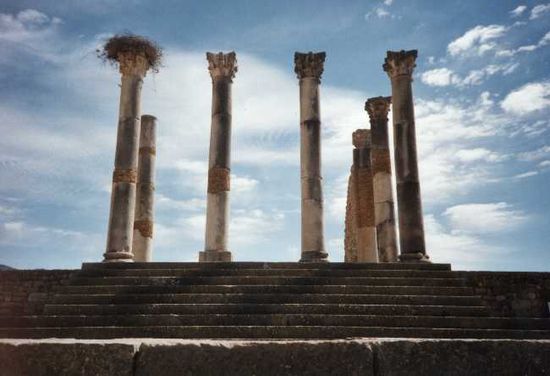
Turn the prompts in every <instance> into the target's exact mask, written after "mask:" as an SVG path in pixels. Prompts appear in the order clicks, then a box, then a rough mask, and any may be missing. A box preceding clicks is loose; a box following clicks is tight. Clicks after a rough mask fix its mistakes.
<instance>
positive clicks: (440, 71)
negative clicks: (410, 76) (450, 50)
mask: <svg viewBox="0 0 550 376" xmlns="http://www.w3.org/2000/svg"><path fill="white" fill-rule="evenodd" d="M420 79H421V80H422V82H423V83H425V84H426V85H429V86H449V85H453V84H457V83H459V82H460V78H459V77H458V76H457V75H456V74H455V72H453V71H452V70H451V69H448V68H436V69H431V70H429V71H426V72H424V73H422V75H421V76H420Z"/></svg>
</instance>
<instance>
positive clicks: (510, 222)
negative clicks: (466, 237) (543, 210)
mask: <svg viewBox="0 0 550 376" xmlns="http://www.w3.org/2000/svg"><path fill="white" fill-rule="evenodd" d="M443 215H444V216H445V217H446V218H447V219H448V220H449V221H450V223H451V225H452V227H453V229H454V231H455V232H457V233H465V234H485V233H498V232H502V231H506V230H511V229H514V228H517V227H518V226H519V225H521V224H523V223H525V221H526V220H527V219H528V217H527V215H526V214H525V213H524V212H522V211H521V210H516V209H514V208H513V206H512V205H510V204H508V203H506V202H497V203H482V204H478V203H475V204H463V205H456V206H452V207H450V208H447V209H446V210H445V211H444V213H443Z"/></svg>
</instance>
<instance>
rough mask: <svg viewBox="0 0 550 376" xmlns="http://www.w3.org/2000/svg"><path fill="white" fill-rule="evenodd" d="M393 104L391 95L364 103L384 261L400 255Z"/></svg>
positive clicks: (381, 255) (375, 220)
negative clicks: (391, 130)
mask: <svg viewBox="0 0 550 376" xmlns="http://www.w3.org/2000/svg"><path fill="white" fill-rule="evenodd" d="M390 104H391V97H376V98H369V99H368V100H367V102H366V103H365V110H366V111H367V112H368V114H369V118H370V129H371V136H372V149H371V161H372V175H373V188H374V223H375V225H376V241H377V243H378V259H379V260H380V261H381V262H396V261H397V256H398V252H397V234H396V232H397V231H396V228H395V214H394V208H393V188H392V176H391V160H390V149H389V141H388V112H389V110H390Z"/></svg>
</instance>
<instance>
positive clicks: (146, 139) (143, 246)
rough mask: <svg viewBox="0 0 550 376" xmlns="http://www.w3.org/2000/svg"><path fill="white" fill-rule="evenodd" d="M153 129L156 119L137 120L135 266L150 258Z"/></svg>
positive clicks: (154, 150)
mask: <svg viewBox="0 0 550 376" xmlns="http://www.w3.org/2000/svg"><path fill="white" fill-rule="evenodd" d="M156 128H157V118H156V117H154V116H152V115H142V116H141V131H140V135H139V158H138V177H137V193H136V208H135V219H134V239H133V242H132V252H133V253H134V261H138V262H151V261H152V257H153V223H154V222H153V214H154V213H153V203H154V196H155V159H156V157H155V156H156Z"/></svg>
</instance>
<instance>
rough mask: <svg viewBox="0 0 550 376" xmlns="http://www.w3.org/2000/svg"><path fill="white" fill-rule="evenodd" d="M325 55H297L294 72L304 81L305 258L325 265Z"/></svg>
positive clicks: (302, 175)
mask: <svg viewBox="0 0 550 376" xmlns="http://www.w3.org/2000/svg"><path fill="white" fill-rule="evenodd" d="M324 63H325V53H324V52H318V53H313V52H308V53H299V52H296V54H295V55H294V71H295V72H296V75H297V76H298V79H299V80H300V178H301V184H302V258H301V260H300V261H305V262H325V261H327V257H328V254H327V252H326V251H325V240H324V234H323V188H322V176H321V112H320V98H319V84H320V83H321V75H322V74H323V69H324V68H323V65H324Z"/></svg>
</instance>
